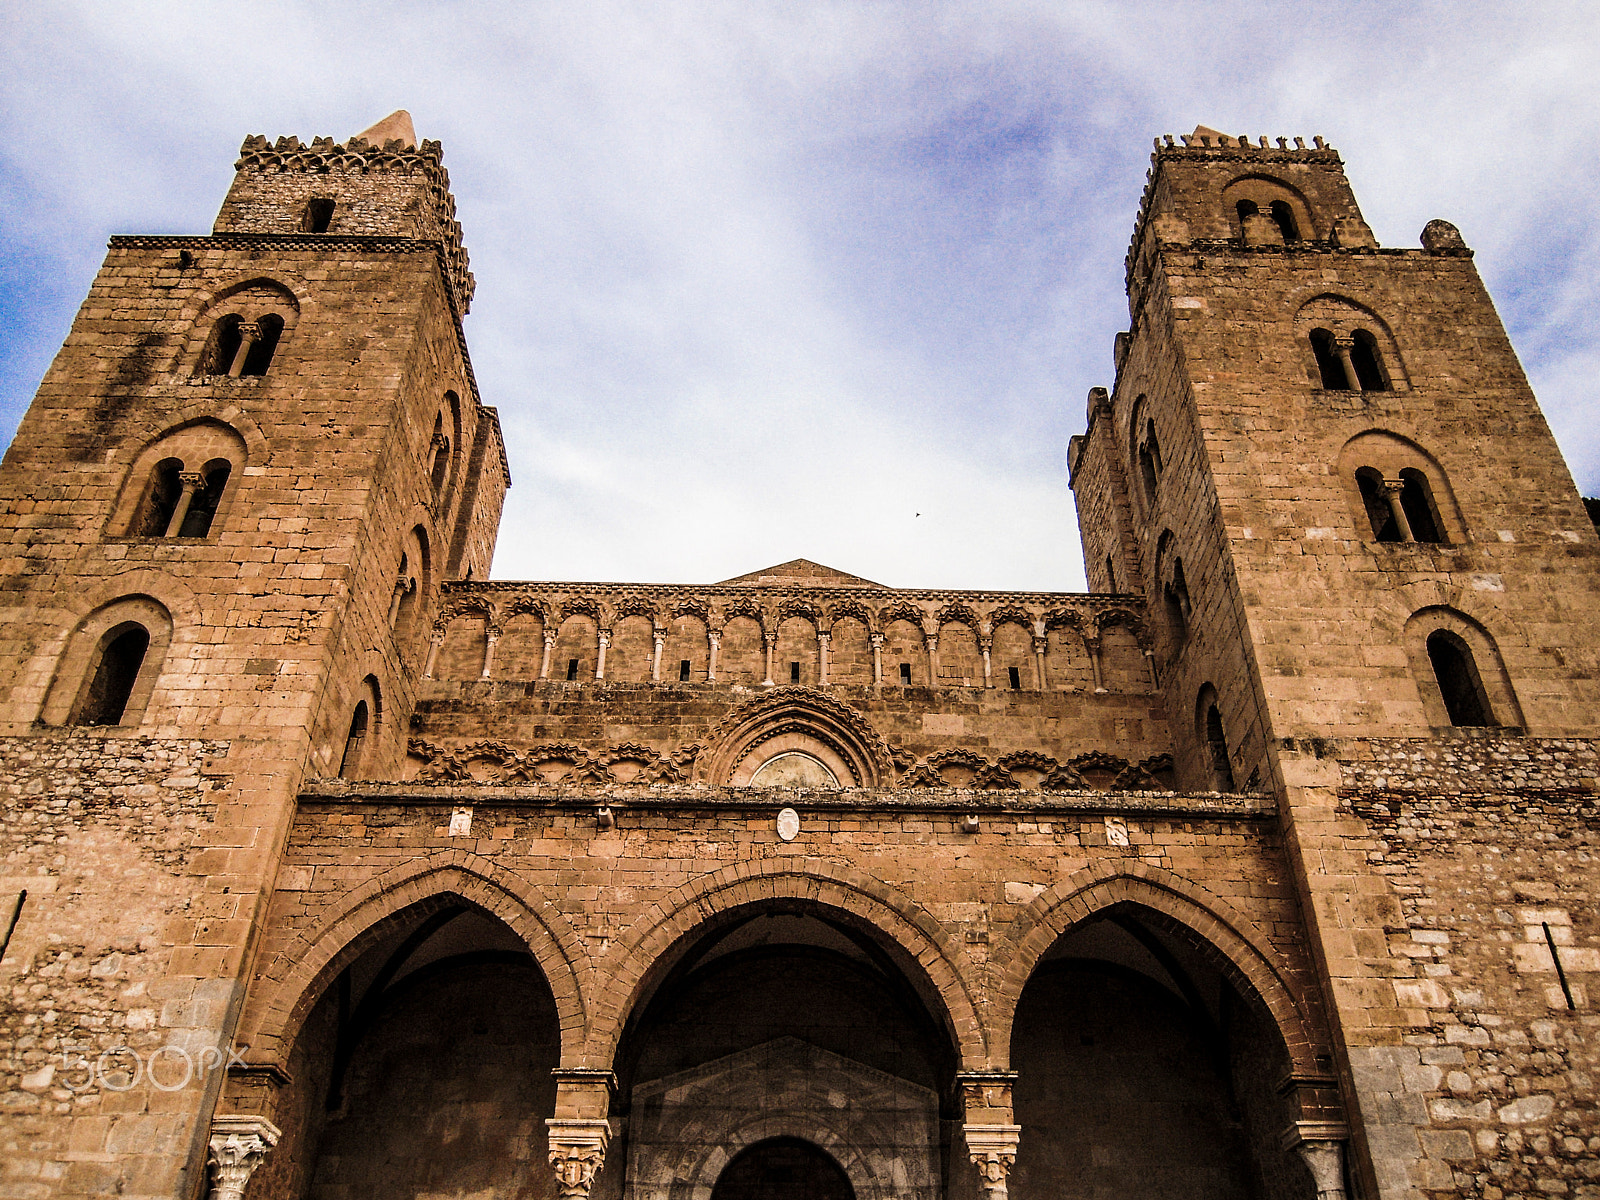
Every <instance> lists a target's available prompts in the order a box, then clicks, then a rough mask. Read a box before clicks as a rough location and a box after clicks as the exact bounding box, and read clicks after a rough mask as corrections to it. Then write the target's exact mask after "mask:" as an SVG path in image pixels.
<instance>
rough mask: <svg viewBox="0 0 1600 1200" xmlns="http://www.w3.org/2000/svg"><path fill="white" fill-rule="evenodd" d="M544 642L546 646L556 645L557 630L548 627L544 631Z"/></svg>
mask: <svg viewBox="0 0 1600 1200" xmlns="http://www.w3.org/2000/svg"><path fill="white" fill-rule="evenodd" d="M544 644H545V645H546V646H554V645H555V644H556V631H555V630H554V629H546V630H545V631H544Z"/></svg>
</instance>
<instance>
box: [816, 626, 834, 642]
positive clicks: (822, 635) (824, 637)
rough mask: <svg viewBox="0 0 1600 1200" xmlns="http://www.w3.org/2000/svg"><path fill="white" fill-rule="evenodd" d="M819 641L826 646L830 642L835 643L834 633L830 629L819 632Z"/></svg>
mask: <svg viewBox="0 0 1600 1200" xmlns="http://www.w3.org/2000/svg"><path fill="white" fill-rule="evenodd" d="M817 641H819V642H821V643H822V644H823V645H824V646H826V645H827V644H828V643H829V642H831V641H833V631H832V630H828V629H819V630H817Z"/></svg>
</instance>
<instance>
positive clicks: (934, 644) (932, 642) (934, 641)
mask: <svg viewBox="0 0 1600 1200" xmlns="http://www.w3.org/2000/svg"><path fill="white" fill-rule="evenodd" d="M922 636H923V638H924V640H926V641H927V643H928V686H929V687H938V686H939V635H938V634H937V633H928V632H926V631H924V632H923V634H922Z"/></svg>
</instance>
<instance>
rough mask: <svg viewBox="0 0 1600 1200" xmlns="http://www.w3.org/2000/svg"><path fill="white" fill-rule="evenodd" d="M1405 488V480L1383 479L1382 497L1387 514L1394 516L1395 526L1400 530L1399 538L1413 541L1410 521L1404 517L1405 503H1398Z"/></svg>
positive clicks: (1403, 540)
mask: <svg viewBox="0 0 1600 1200" xmlns="http://www.w3.org/2000/svg"><path fill="white" fill-rule="evenodd" d="M1405 490H1406V481H1405V480H1403V479H1385V480H1384V481H1383V498H1384V500H1385V502H1387V503H1388V505H1389V515H1390V516H1391V517H1393V518H1394V523H1395V528H1397V529H1399V530H1400V540H1401V541H1402V542H1414V541H1416V538H1415V537H1414V536H1413V535H1412V533H1411V522H1410V521H1409V520H1408V519H1407V518H1406V508H1405V505H1403V504H1401V503H1400V493H1401V492H1403V491H1405Z"/></svg>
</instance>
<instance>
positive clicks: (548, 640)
mask: <svg viewBox="0 0 1600 1200" xmlns="http://www.w3.org/2000/svg"><path fill="white" fill-rule="evenodd" d="M555 648H556V634H555V630H553V629H551V628H550V627H549V626H548V625H547V626H545V629H544V657H543V658H541V659H540V660H539V678H540V679H549V678H550V652H551V651H552V650H554V649H555Z"/></svg>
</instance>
